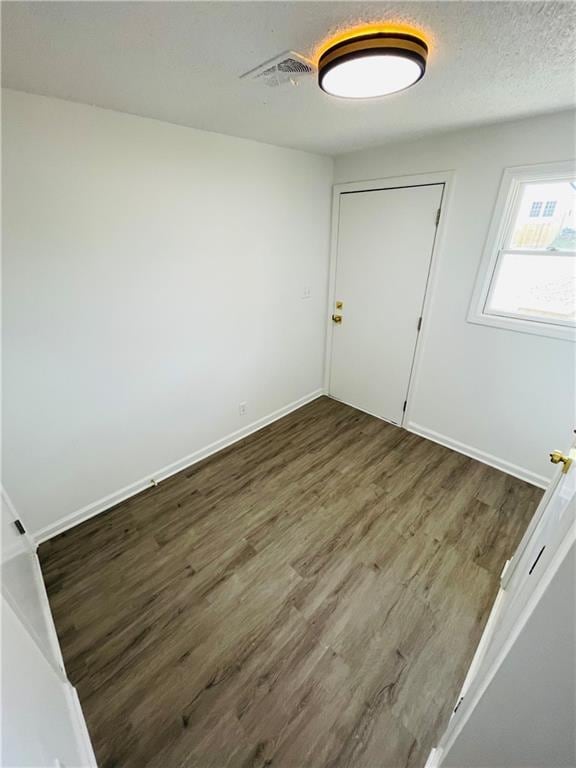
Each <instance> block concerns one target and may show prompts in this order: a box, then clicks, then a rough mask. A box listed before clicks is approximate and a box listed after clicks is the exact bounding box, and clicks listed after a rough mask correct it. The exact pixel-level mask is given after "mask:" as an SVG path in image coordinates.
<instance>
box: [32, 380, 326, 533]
mask: <svg viewBox="0 0 576 768" xmlns="http://www.w3.org/2000/svg"><path fill="white" fill-rule="evenodd" d="M323 394H324V390H323V389H317V390H315V391H314V392H310V393H309V394H308V395H305V396H304V397H301V398H299V399H298V400H294V401H293V402H292V403H288V405H285V406H283V407H282V408H278V410H276V411H273V412H272V413H270V414H268V415H267V416H263V417H262V418H261V419H258V420H256V421H253V422H252V423H251V424H248V425H247V426H246V427H242V429H238V430H236V432H231V433H230V434H229V435H226V437H223V438H221V439H220V440H216V441H215V442H214V443H210V445H207V446H206V447H204V448H200V449H199V450H197V451H194V453H190V454H189V455H188V456H184V457H183V458H182V459H179V460H178V461H175V462H173V463H172V464H168V466H166V467H162V468H161V469H158V470H156V471H155V472H152V473H151V474H150V475H148V476H146V477H144V478H142V479H141V480H137V481H136V482H135V483H130V485H127V486H125V487H124V488H121V489H120V490H118V491H115V492H114V493H111V494H109V495H108V496H104V498H102V499H99V500H98V501H94V502H92V503H91V504H87V505H86V506H85V507H82V508H81V509H79V510H77V511H76V512H72V513H70V514H69V515H66V516H65V517H62V518H60V520H58V521H56V522H55V523H51V524H50V525H47V526H46V527H45V528H42V529H41V530H40V531H37V532H36V533H34V534H33V537H34V541H35V543H36V545H38V544H41V543H42V542H43V541H47V540H48V539H51V538H52V537H53V536H57V535H58V534H60V533H64V531H67V530H68V529H69V528H73V527H74V526H75V525H79V523H83V522H84V521H85V520H88V519H89V518H91V517H94V516H95V515H98V514H100V512H104V511H105V510H107V509H110V508H111V507H113V506H115V505H116V504H119V503H120V502H121V501H124V500H125V499H129V498H130V497H131V496H134V495H135V494H137V493H140V491H144V490H146V489H147V488H150V481H151V479H152V478H154V479H155V480H157V481H158V482H160V481H161V480H166V478H167V477H170V476H171V475H175V474H176V473H177V472H181V471H182V470H183V469H187V468H188V467H191V466H192V465H193V464H196V463H197V462H199V461H202V459H205V458H207V457H208V456H211V455H212V454H214V453H217V452H218V451H221V450H222V449H223V448H227V447H228V446H229V445H232V444H233V443H236V442H238V441H239V440H242V439H243V438H244V437H247V436H248V435H251V434H252V433H253V432H257V431H258V430H259V429H262V428H263V427H266V426H268V425H269V424H272V423H273V422H274V421H278V419H281V418H282V417H283V416H287V415H288V414H289V413H291V412H292V411H296V410H298V408H302V406H304V405H307V404H308V403H310V402H312V400H316V399H317V398H319V397H321V396H322V395H323Z"/></svg>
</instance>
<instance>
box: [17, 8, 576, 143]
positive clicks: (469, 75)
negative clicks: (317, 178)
mask: <svg viewBox="0 0 576 768" xmlns="http://www.w3.org/2000/svg"><path fill="white" fill-rule="evenodd" d="M575 16H576V6H575V5H574V4H573V3H556V2H404V3H386V2H381V3H364V2H342V3H340V2H328V1H325V2H299V1H297V0H294V1H293V2H218V1H217V0H212V2H36V3H30V2H8V3H6V2H4V3H3V4H2V64H3V84H4V85H5V86H7V87H10V88H15V89H19V90H23V91H28V92H31V93H39V94H44V95H48V96H56V97H59V98H63V99H71V100H74V101H80V102H85V103H88V104H95V105H98V106H101V107H106V108H109V109H116V110H121V111H124V112H130V113H132V114H136V115H142V116H146V117H153V118H157V119H159V120H166V121H169V122H173V123H178V124H181V125H188V126H192V127H195V128H202V129H205V130H209V131H217V132H220V133H227V134H232V135H235V136H244V137H248V138H252V139H257V140H259V141H265V142H269V143H272V144H279V145H284V146H289V147H297V148H300V149H307V150H312V151H317V152H324V153H328V154H336V153H339V152H344V151H347V150H350V149H356V148H360V147H366V146H370V145H374V144H381V143H385V142H387V141H391V140H395V139H399V138H405V137H409V136H416V135H422V134H424V133H428V132H432V131H439V130H444V129H450V128H456V127H459V126H466V125H473V124H479V123H485V122H495V121H498V120H506V119H512V118H514V117H522V116H525V115H529V114H535V113H539V112H547V111H555V110H560V109H565V108H569V107H571V106H573V105H574V81H575V70H574V67H575V46H574V34H575ZM372 21H391V22H396V23H398V22H402V23H405V24H410V25H415V26H416V27H418V28H419V29H421V30H423V31H424V32H425V33H426V35H427V37H428V39H429V41H430V42H431V54H430V58H429V65H428V72H427V75H426V77H425V78H424V80H423V81H421V82H420V83H419V84H418V85H417V86H415V87H414V88H412V89H410V90H408V91H405V92H404V93H399V94H395V95H392V96H387V97H385V98H383V99H379V100H375V101H367V102H362V103H358V102H346V101H341V100H337V99H333V98H331V97H329V96H327V95H326V94H324V93H322V92H321V91H320V90H319V88H318V87H317V85H316V82H315V78H314V76H313V75H311V76H308V77H307V78H306V79H303V80H302V81H301V82H300V84H299V85H298V86H297V87H295V86H293V85H290V84H287V85H283V86H281V87H278V88H268V87H266V86H265V85H263V84H261V83H257V82H254V81H250V80H240V79H239V75H241V74H242V73H243V72H245V71H246V70H249V69H251V68H252V67H254V66H256V65H258V64H260V63H261V62H262V61H264V60H266V59H269V58H271V57H272V56H275V55H276V54H278V53H280V52H282V51H285V50H287V49H293V50H296V51H300V52H301V53H304V54H307V55H312V53H313V52H314V51H315V49H316V48H317V46H318V44H319V43H320V42H321V41H322V40H323V39H324V38H325V37H326V36H327V35H328V34H330V33H334V32H336V31H337V30H338V29H340V28H342V27H346V26H349V25H351V24H356V23H366V22H372Z"/></svg>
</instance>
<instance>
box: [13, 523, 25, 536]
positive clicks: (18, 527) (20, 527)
mask: <svg viewBox="0 0 576 768" xmlns="http://www.w3.org/2000/svg"><path fill="white" fill-rule="evenodd" d="M14 525H15V526H16V530H17V531H18V533H19V534H21V535H24V534H25V533H26V528H24V526H23V525H22V521H21V520H14Z"/></svg>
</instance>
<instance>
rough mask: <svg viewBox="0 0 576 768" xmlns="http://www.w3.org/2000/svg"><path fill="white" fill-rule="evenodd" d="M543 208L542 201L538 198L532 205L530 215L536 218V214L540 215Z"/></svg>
mask: <svg viewBox="0 0 576 768" xmlns="http://www.w3.org/2000/svg"><path fill="white" fill-rule="evenodd" d="M541 210H542V202H541V201H540V200H538V201H537V202H536V203H532V205H531V206H530V216H531V217H532V218H534V217H535V216H540V211H541Z"/></svg>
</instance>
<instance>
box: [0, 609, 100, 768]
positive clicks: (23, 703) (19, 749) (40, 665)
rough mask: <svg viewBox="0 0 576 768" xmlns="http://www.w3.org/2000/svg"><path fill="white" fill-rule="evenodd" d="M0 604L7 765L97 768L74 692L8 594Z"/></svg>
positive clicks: (12, 767)
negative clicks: (17, 613) (11, 603)
mask: <svg viewBox="0 0 576 768" xmlns="http://www.w3.org/2000/svg"><path fill="white" fill-rule="evenodd" d="M0 602H1V611H2V765H3V766H5V768H21V767H22V768H24V766H30V768H51V767H52V766H56V765H62V766H69V767H70V768H72V766H74V767H75V768H78V767H79V766H95V765H96V763H95V761H94V758H93V753H92V751H91V747H90V744H89V741H88V739H87V737H86V735H85V732H84V729H85V725H84V723H83V722H82V716H81V713H80V709H79V706H78V704H77V699H76V694H75V692H74V689H73V688H72V686H71V685H70V683H68V682H67V681H66V680H64V679H63V678H62V677H61V676H60V675H59V674H58V672H57V671H56V670H55V669H54V668H53V667H52V666H51V665H50V664H49V663H48V662H47V661H46V658H45V657H44V656H43V655H42V653H41V652H40V650H39V649H38V646H37V645H36V643H35V642H34V640H33V639H32V637H31V636H30V635H29V634H28V633H27V632H26V629H25V628H24V626H23V625H22V624H21V622H20V621H19V619H18V617H17V615H16V613H14V611H13V610H12V607H11V606H10V605H9V604H8V603H7V602H6V600H5V598H4V597H3V596H2V598H1V601H0ZM57 760H58V761H59V762H56V761H57Z"/></svg>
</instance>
